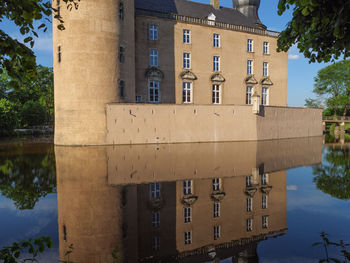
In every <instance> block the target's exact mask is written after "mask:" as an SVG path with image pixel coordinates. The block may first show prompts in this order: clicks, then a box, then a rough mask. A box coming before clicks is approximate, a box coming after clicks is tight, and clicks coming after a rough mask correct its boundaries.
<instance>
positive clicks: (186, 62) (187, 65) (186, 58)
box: [183, 53, 191, 69]
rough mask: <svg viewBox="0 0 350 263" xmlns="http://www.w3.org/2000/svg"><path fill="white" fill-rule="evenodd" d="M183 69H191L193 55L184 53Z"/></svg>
mask: <svg viewBox="0 0 350 263" xmlns="http://www.w3.org/2000/svg"><path fill="white" fill-rule="evenodd" d="M183 67H184V68H185V69H190V68H191V54H190V53H183Z"/></svg>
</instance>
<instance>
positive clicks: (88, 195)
mask: <svg viewBox="0 0 350 263" xmlns="http://www.w3.org/2000/svg"><path fill="white" fill-rule="evenodd" d="M321 144H322V138H320V139H319V140H317V139H300V140H287V141H274V142H260V143H258V144H254V143H248V144H246V145H245V144H244V143H233V144H232V143H222V144H198V145H193V144H191V145H186V144H184V145H176V146H175V145H173V146H169V148H158V149H157V146H137V147H135V146H132V147H130V146H127V147H88V148H86V147H85V148H84V147H73V148H71V147H56V148H55V152H56V163H57V198H58V213H59V218H58V221H59V240H60V255H61V260H67V257H65V256H64V255H65V252H67V251H68V250H69V245H70V244H73V246H74V249H73V252H72V253H71V254H70V260H71V261H73V262H76V263H80V262H84V263H89V262H107V263H108V262H113V258H112V252H113V250H114V249H115V248H117V249H118V250H119V252H118V255H119V257H120V258H122V262H138V261H139V260H140V259H143V261H147V262H157V261H155V260H156V259H155V258H158V257H159V258H162V259H163V262H164V261H165V262H172V260H178V261H180V262H196V261H204V260H210V259H211V258H213V259H215V257H217V260H218V258H228V257H232V256H233V257H234V258H233V262H257V258H258V255H257V254H256V246H257V244H258V242H259V241H261V240H264V239H266V238H268V237H271V236H275V235H279V234H282V233H284V229H285V228H286V177H285V171H284V170H285V169H289V168H293V167H297V166H300V165H311V164H315V163H319V162H320V161H321V149H322V148H321ZM162 147H165V146H162ZM181 149H182V150H181ZM178 153H182V155H180V154H178ZM160 157H162V158H160ZM134 158H135V159H134ZM159 158H160V159H159ZM215 158H216V159H215ZM135 160H139V161H138V162H134V161H135ZM155 160H157V161H155ZM159 161H160V162H159ZM137 165H139V166H137ZM136 168H137V169H136ZM174 172H175V173H174ZM264 207H266V208H264ZM158 212H159V213H158ZM158 225H159V226H158ZM185 242H186V243H188V244H185ZM165 258H166V259H165ZM238 258H240V259H238ZM243 259H244V260H245V261H242V260H243ZM126 260H127V261H126ZM152 260H153V261H152ZM234 260H237V261H234Z"/></svg>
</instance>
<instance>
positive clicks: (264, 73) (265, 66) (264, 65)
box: [263, 62, 269, 77]
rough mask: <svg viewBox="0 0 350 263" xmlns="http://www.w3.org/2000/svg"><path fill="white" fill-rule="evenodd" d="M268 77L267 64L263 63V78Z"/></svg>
mask: <svg viewBox="0 0 350 263" xmlns="http://www.w3.org/2000/svg"><path fill="white" fill-rule="evenodd" d="M268 75H269V63H267V62H264V63H263V76H265V77H266V76H268Z"/></svg>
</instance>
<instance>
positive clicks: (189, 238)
mask: <svg viewBox="0 0 350 263" xmlns="http://www.w3.org/2000/svg"><path fill="white" fill-rule="evenodd" d="M188 244H192V231H188V232H185V245H188Z"/></svg>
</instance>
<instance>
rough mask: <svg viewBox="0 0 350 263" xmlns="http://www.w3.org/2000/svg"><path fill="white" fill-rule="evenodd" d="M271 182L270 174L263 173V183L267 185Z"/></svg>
mask: <svg viewBox="0 0 350 263" xmlns="http://www.w3.org/2000/svg"><path fill="white" fill-rule="evenodd" d="M268 182H269V175H268V174H262V175H261V184H262V185H266V184H268Z"/></svg>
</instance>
